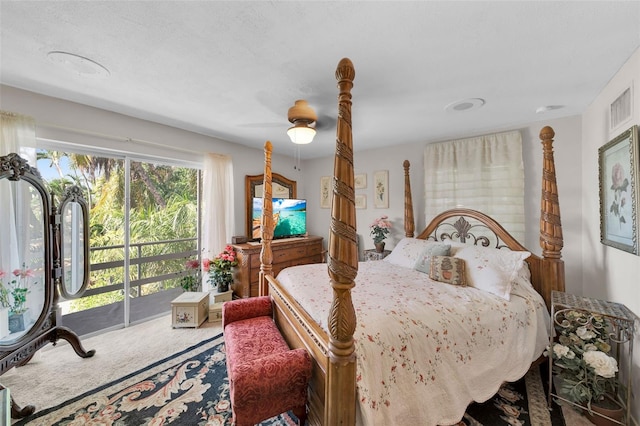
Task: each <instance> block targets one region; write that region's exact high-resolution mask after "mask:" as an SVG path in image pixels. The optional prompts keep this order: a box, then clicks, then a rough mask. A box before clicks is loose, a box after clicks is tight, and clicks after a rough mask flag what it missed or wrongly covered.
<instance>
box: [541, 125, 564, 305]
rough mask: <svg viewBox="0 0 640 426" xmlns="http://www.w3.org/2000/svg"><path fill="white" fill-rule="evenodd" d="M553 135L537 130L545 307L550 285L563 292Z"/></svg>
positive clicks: (549, 298) (546, 129) (551, 132)
mask: <svg viewBox="0 0 640 426" xmlns="http://www.w3.org/2000/svg"><path fill="white" fill-rule="evenodd" d="M554 136H555V132H554V131H553V129H552V128H551V127H549V126H545V127H543V128H542V130H540V140H541V141H542V149H543V163H542V194H541V198H540V202H541V205H540V247H542V257H543V258H544V259H545V260H546V262H543V270H542V286H543V287H542V296H543V297H544V300H545V302H546V303H547V307H549V306H550V305H551V290H552V284H553V283H555V286H554V287H555V289H556V290H559V291H564V261H563V260H562V253H561V251H562V246H563V239H562V223H561V221H560V204H559V203H558V185H557V184H556V167H555V162H554V159H553V137H554Z"/></svg>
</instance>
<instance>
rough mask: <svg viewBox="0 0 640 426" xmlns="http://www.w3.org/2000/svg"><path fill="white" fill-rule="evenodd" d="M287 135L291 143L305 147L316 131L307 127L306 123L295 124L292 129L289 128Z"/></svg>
mask: <svg viewBox="0 0 640 426" xmlns="http://www.w3.org/2000/svg"><path fill="white" fill-rule="evenodd" d="M287 135H289V139H291V142H293V143H295V144H298V145H306V144H308V143H311V141H312V140H313V138H314V137H315V135H316V129H314V128H313V127H309V126H308V125H307V123H302V122H297V123H295V125H294V126H293V127H289V130H287Z"/></svg>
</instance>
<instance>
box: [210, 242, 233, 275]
mask: <svg viewBox="0 0 640 426" xmlns="http://www.w3.org/2000/svg"><path fill="white" fill-rule="evenodd" d="M212 263H213V267H214V269H215V270H218V271H230V270H231V268H232V267H233V266H237V265H238V261H237V260H236V252H235V251H234V250H233V247H231V246H230V245H227V246H226V247H225V248H224V250H223V251H222V253H220V254H218V255H217V256H216V257H215V259H213V261H212Z"/></svg>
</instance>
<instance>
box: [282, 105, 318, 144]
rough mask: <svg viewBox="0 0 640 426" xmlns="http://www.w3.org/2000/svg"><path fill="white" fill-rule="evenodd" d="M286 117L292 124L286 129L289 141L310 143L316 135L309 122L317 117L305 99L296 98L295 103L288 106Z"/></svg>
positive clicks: (312, 121)
mask: <svg viewBox="0 0 640 426" xmlns="http://www.w3.org/2000/svg"><path fill="white" fill-rule="evenodd" d="M287 118H288V119H289V122H290V123H291V124H293V127H290V128H289V130H287V135H289V139H291V142H293V143H295V144H298V145H306V144H308V143H311V141H312V140H313V138H314V137H315V135H316V129H315V128H313V127H311V124H312V123H314V122H315V121H316V120H317V119H318V116H316V112H315V111H314V110H313V108H311V107H310V106H309V104H307V101H305V100H302V99H299V100H297V101H296V102H295V105H293V106H292V107H291V108H289V112H288V114H287Z"/></svg>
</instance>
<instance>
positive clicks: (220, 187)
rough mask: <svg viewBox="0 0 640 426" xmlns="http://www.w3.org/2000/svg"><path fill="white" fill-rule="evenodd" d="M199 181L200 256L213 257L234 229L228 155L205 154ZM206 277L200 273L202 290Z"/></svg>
mask: <svg viewBox="0 0 640 426" xmlns="http://www.w3.org/2000/svg"><path fill="white" fill-rule="evenodd" d="M202 184H203V189H202V197H203V199H202V201H203V211H202V258H209V259H213V258H214V257H215V256H216V255H217V254H218V253H220V252H222V250H223V249H224V247H225V246H226V245H227V244H229V243H230V242H231V237H232V235H233V231H234V229H235V217H234V209H233V202H234V199H233V163H232V162H231V157H230V156H228V155H220V154H208V155H207V157H206V158H205V161H204V176H203V179H202ZM207 278H208V277H207V275H206V274H203V277H202V280H203V282H202V288H203V289H204V291H208V290H209V285H208V283H207Z"/></svg>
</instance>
